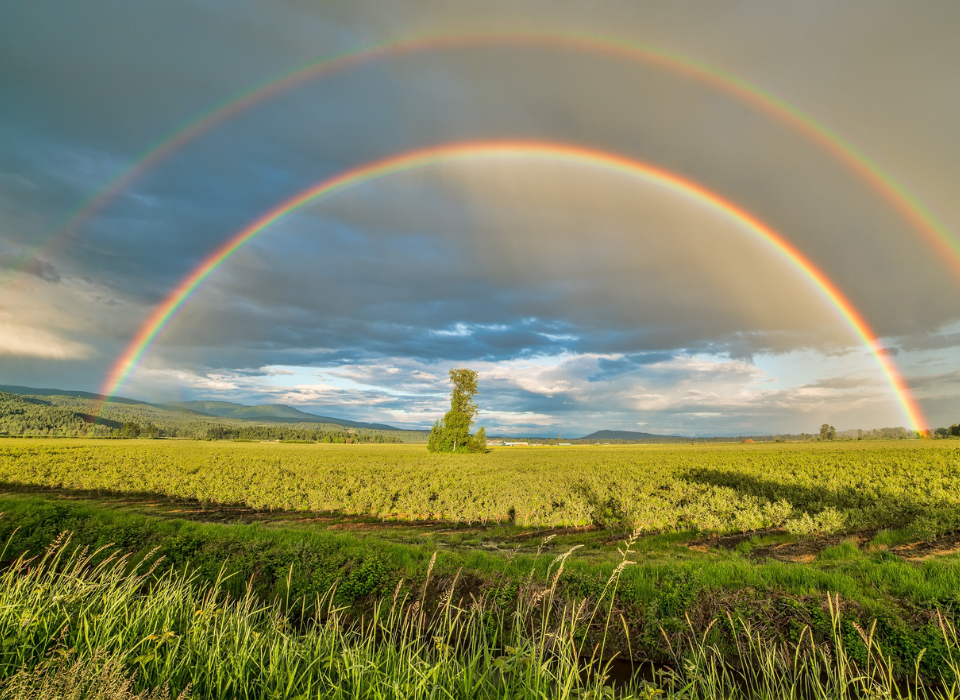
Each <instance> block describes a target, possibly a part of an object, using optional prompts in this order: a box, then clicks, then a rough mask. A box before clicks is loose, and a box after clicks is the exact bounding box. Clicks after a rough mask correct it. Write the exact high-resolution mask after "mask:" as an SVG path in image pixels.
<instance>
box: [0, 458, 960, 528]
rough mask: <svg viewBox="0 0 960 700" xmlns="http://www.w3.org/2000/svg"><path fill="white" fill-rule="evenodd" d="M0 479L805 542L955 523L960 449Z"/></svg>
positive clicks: (176, 466) (305, 464)
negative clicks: (775, 530) (779, 532)
mask: <svg viewBox="0 0 960 700" xmlns="http://www.w3.org/2000/svg"><path fill="white" fill-rule="evenodd" d="M0 482H6V483H12V484H35V485H42V486H50V487H57V488H66V489H82V490H110V491H116V492H125V493H149V494H159V495H165V496H171V497H179V498H191V499H198V500H200V501H201V502H207V503H231V504H244V505H247V506H250V507H252V508H258V509H285V510H309V511H319V512H329V511H337V512H341V513H345V514H356V515H369V516H374V517H379V518H384V519H416V520H422V519H436V520H448V521H456V522H466V523H490V522H513V523H516V524H518V525H530V526H565V525H574V526H578V525H587V524H598V525H602V526H605V527H610V528H614V529H616V528H623V529H630V530H641V531H645V532H657V531H669V530H696V531H701V532H738V531H739V532H749V531H754V530H760V529H764V528H769V527H783V528H785V529H787V530H788V531H790V532H793V533H795V534H800V535H817V534H832V533H835V532H840V531H844V530H850V529H866V528H883V527H912V528H914V529H915V530H916V531H917V534H918V535H921V536H926V537H935V536H937V535H938V534H940V533H942V532H947V531H950V530H954V529H957V528H958V527H960V443H956V442H953V441H948V442H942V441H937V442H932V441H931V442H910V443H891V442H855V443H842V444H823V443H816V444H810V443H802V444H791V443H784V444H775V445H673V446H663V445H656V446H613V447H576V448H571V449H566V450H559V449H546V448H545V449H540V450H533V449H529V450H522V449H510V448H503V449H500V450H494V451H493V452H490V453H488V454H481V455H435V454H429V453H427V451H426V450H425V449H424V448H423V447H422V446H413V445H369V446H363V447H356V446H350V447H347V446H339V445H284V444H251V443H208V442H192V441H189V442H188V441H172V440H167V441H146V440H143V441H138V440H133V441H122V442H117V441H104V442H97V441H91V440H84V441H80V440H77V441H68V440H5V441H2V443H0Z"/></svg>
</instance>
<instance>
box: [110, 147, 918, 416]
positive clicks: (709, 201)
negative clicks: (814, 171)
mask: <svg viewBox="0 0 960 700" xmlns="http://www.w3.org/2000/svg"><path fill="white" fill-rule="evenodd" d="M508 157H509V158H518V157H522V158H535V157H539V158H548V159H552V160H555V161H564V162H569V163H574V164H579V165H592V166H595V167H601V168H604V169H606V170H611V171H615V172H620V173H622V174H624V175H627V176H630V177H634V178H638V179H641V180H644V181H646V182H650V183H654V184H656V185H659V186H662V187H664V188H665V189H668V190H671V191H673V192H676V193H679V194H681V195H684V196H686V197H688V198H689V199H691V200H692V201H694V202H696V203H698V204H699V205H701V206H704V207H707V208H709V209H711V210H713V211H714V212H716V213H719V214H722V215H724V216H726V217H727V218H728V219H730V220H732V221H734V222H736V223H738V224H740V225H741V226H742V227H743V228H744V229H746V230H747V231H749V232H750V233H752V234H753V235H754V236H755V237H756V238H757V239H758V240H760V241H762V242H764V243H765V244H766V245H769V246H770V247H771V248H772V249H773V250H774V251H776V252H777V253H779V254H780V255H781V256H783V257H784V258H785V259H786V260H788V261H789V262H790V263H791V264H792V265H793V266H794V267H795V268H796V269H797V270H798V271H799V272H800V273H801V274H802V275H803V276H805V277H806V278H807V279H808V280H809V281H810V282H811V283H812V285H813V286H814V287H815V288H816V289H817V290H818V292H819V293H820V294H821V295H822V296H823V297H824V298H825V299H826V300H827V301H828V302H829V303H830V304H831V305H832V306H833V308H834V309H835V310H836V312H837V313H838V315H839V316H840V317H841V318H842V319H843V321H844V322H845V323H846V324H847V325H848V326H849V327H850V328H851V329H852V330H853V332H854V333H855V334H856V335H857V337H858V338H859V339H860V340H861V341H862V342H863V344H864V346H865V347H866V348H867V350H868V351H869V352H870V354H871V355H872V357H873V358H874V360H875V361H876V363H877V365H878V366H879V368H880V370H881V372H882V374H883V376H884V378H885V379H886V381H887V383H888V384H889V385H890V388H891V390H892V392H893V395H894V396H895V398H896V400H897V402H898V404H899V406H900V409H901V411H902V413H903V416H904V418H905V419H906V420H907V422H908V425H909V427H911V428H923V427H924V425H925V419H924V417H923V413H922V412H921V410H920V407H919V406H918V405H917V403H916V401H915V400H914V398H913V397H912V395H911V393H910V391H909V388H908V387H907V385H906V382H905V381H904V379H903V377H902V376H901V374H900V372H899V370H898V369H897V367H896V366H895V364H894V363H893V361H892V360H891V359H890V357H889V356H888V355H887V354H886V353H885V352H884V350H883V348H882V347H881V345H880V343H879V342H878V340H877V336H876V334H875V333H874V332H873V331H872V330H871V329H870V327H869V325H868V324H867V322H866V320H865V319H864V318H863V316H862V315H861V314H860V313H859V312H858V311H857V310H856V308H855V307H854V306H853V304H852V303H851V302H850V301H849V300H848V299H847V298H846V296H845V295H844V294H843V293H842V292H841V291H840V289H839V288H838V287H837V286H836V285H835V284H834V283H833V282H832V281H831V280H830V279H829V278H828V277H827V276H826V275H825V274H824V273H823V272H822V271H821V270H819V269H818V268H817V267H816V266H815V265H814V264H813V263H812V262H811V261H810V260H809V259H808V258H807V257H806V256H804V255H803V254H802V253H801V252H800V251H799V250H798V249H797V248H796V247H795V246H793V245H792V244H791V243H790V242H789V241H787V240H786V239H785V238H784V237H783V236H782V235H781V234H779V233H777V232H776V231H774V230H773V229H772V228H770V227H769V226H767V225H766V224H764V223H763V222H762V221H760V220H759V219H757V218H756V217H755V216H753V215H752V214H751V213H750V212H748V211H746V210H744V209H742V208H741V207H739V206H738V205H736V204H734V203H732V202H730V201H728V200H726V199H724V198H722V197H721V196H720V195H718V194H716V193H714V192H712V191H711V190H708V189H707V188H705V187H703V186H702V185H699V184H698V183H695V182H693V181H691V180H688V179H685V178H683V177H681V176H679V175H677V174H675V173H672V172H670V171H667V170H664V169H662V168H658V167H656V166H653V165H649V164H647V163H644V162H642V161H638V160H633V159H630V158H626V157H624V156H620V155H615V154H611V153H607V152H604V151H598V150H594V149H588V148H584V147H580V146H573V145H568V144H559V143H548V142H539V141H492V142H490V141H482V142H459V143H453V144H446V145H440V146H434V147H430V148H423V149H418V150H414V151H408V152H405V153H400V154H397V155H394V156H391V157H388V158H385V159H382V160H377V161H374V162H372V163H367V164H365V165H360V166H358V167H355V168H352V169H350V170H347V171H345V172H342V173H340V174H338V175H335V176H333V177H330V178H328V179H325V180H323V181H322V182H320V183H318V184H316V185H314V186H312V187H309V188H307V189H306V190H304V191H302V192H300V193H299V194H297V195H295V196H294V197H292V198H290V199H288V200H286V201H284V202H283V203H282V204H280V205H278V206H277V207H275V208H273V209H271V210H270V211H268V212H267V213H265V214H263V215H262V216H260V217H258V218H257V219H256V220H255V221H253V222H251V223H250V224H249V225H248V226H246V227H245V228H243V229H242V230H240V231H239V232H238V233H236V234H235V235H234V236H232V237H231V238H230V239H229V240H227V241H226V242H225V243H224V244H222V245H221V246H220V247H219V248H217V249H216V250H215V251H214V252H213V253H211V254H210V255H209V256H207V258H206V259H204V260H203V262H201V263H200V264H199V265H198V266H197V267H196V268H194V270H193V271H192V272H191V273H190V274H189V275H187V276H186V277H185V278H184V279H183V280H182V281H181V282H180V284H179V285H177V287H176V288H175V289H174V290H173V291H172V292H171V293H170V294H169V295H168V296H167V298H166V299H165V300H164V301H163V302H162V303H161V304H160V305H159V306H158V307H157V308H156V309H155V310H154V311H153V313H151V315H150V316H149V317H148V318H147V320H146V321H145V322H144V323H143V325H142V326H141V327H140V329H139V330H138V332H137V334H136V335H135V336H134V337H133V339H132V340H131V342H130V343H129V345H128V346H127V347H126V349H125V350H124V351H123V353H122V354H121V355H120V356H119V357H118V359H117V360H116V362H115V363H114V364H113V366H112V367H111V369H110V371H109V372H108V374H107V378H106V380H105V382H104V385H103V389H102V393H103V394H104V395H105V396H106V397H107V398H106V401H107V402H109V400H110V397H112V396H114V395H115V394H116V393H117V392H118V391H119V389H120V388H121V386H122V385H123V383H124V382H125V381H126V380H127V378H128V377H129V376H130V374H131V372H133V370H134V369H135V368H136V367H137V365H138V364H139V363H140V361H141V360H142V358H143V356H144V353H145V352H146V351H147V350H148V349H149V348H150V346H151V344H152V343H153V342H154V341H155V340H156V339H157V337H158V336H159V335H160V333H161V331H162V330H163V329H164V328H165V327H166V326H167V324H168V323H169V322H170V321H171V320H172V319H173V318H174V316H175V315H176V313H177V311H178V310H179V309H180V308H181V307H182V306H183V304H184V303H186V301H187V300H188V299H189V298H190V297H191V296H192V295H193V294H194V292H196V290H197V289H198V288H199V287H200V285H201V284H202V283H203V282H204V280H206V279H207V278H208V277H209V276H210V275H211V274H212V273H213V272H214V271H215V270H216V269H217V268H218V267H219V266H220V265H222V264H223V263H224V262H225V261H226V260H228V259H229V258H230V256H232V255H233V254H234V253H235V252H236V251H237V250H239V249H240V248H241V247H242V246H243V245H244V244H246V243H247V242H248V241H250V240H251V239H253V238H254V237H255V236H256V235H258V234H259V233H260V232H262V231H263V230H265V229H266V228H268V227H269V226H270V225H272V224H274V223H276V222H277V221H279V220H280V219H282V218H283V217H285V216H287V215H289V214H291V213H292V212H294V211H296V210H298V209H299V208H301V207H303V206H304V205H306V204H308V203H310V202H314V201H316V200H318V199H321V198H329V197H332V196H334V195H336V194H337V193H339V192H343V191H345V190H348V189H350V188H352V187H356V186H358V185H361V184H364V183H367V182H371V181H373V180H376V179H378V178H382V177H385V176H388V175H391V174H394V173H400V172H404V171H409V170H413V169H416V168H422V167H426V166H430V165H436V164H440V163H444V162H450V161H457V160H467V159H470V160H478V159H491V158H508ZM101 412H102V407H101Z"/></svg>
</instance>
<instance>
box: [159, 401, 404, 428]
mask: <svg viewBox="0 0 960 700" xmlns="http://www.w3.org/2000/svg"><path fill="white" fill-rule="evenodd" d="M170 405H171V406H179V407H181V408H186V409H189V410H192V411H197V412H199V413H206V414H207V415H210V416H219V417H220V418H240V419H241V420H251V421H270V422H276V423H328V424H333V425H342V426H343V427H345V428H366V429H367V430H400V428H395V427H393V426H391V425H385V424H383V423H361V422H358V421H352V420H346V419H345V418H333V417H331V416H318V415H316V414H314V413H307V412H305V411H301V410H300V409H297V408H293V407H292V406H285V405H283V404H277V403H268V404H261V405H259V406H245V405H243V404H240V403H232V402H230V401H176V402H174V403H172V404H170Z"/></svg>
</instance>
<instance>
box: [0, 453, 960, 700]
mask: <svg viewBox="0 0 960 700" xmlns="http://www.w3.org/2000/svg"><path fill="white" fill-rule="evenodd" d="M0 484H2V485H0V537H3V538H5V540H6V543H7V544H6V555H5V557H4V561H5V567H6V568H5V570H4V573H2V575H0V603H2V605H0V637H2V639H3V640H8V641H4V644H3V646H0V669H3V670H2V671H0V676H2V677H0V681H2V679H3V678H9V679H13V681H15V683H14V685H13V686H5V685H3V683H2V682H0V690H2V688H6V687H16V688H20V689H21V690H22V693H21V695H9V697H24V698H26V697H39V696H41V695H43V693H41V692H40V691H39V690H38V689H43V688H47V690H49V689H50V688H54V690H56V692H61V693H62V694H64V695H65V694H66V691H67V690H70V691H71V692H74V691H73V689H72V688H73V686H70V687H69V688H68V687H67V686H69V684H70V683H74V684H75V685H77V684H78V685H77V687H79V686H81V685H83V684H85V683H86V684H87V685H85V686H84V687H85V688H87V686H89V688H94V685H96V684H98V683H99V684H101V685H103V687H106V686H111V687H112V685H115V686H116V687H118V688H119V687H129V689H131V690H130V692H131V693H133V691H134V690H136V691H137V692H141V691H143V692H148V691H149V692H152V693H154V695H152V696H151V697H157V698H160V697H164V698H167V697H176V695H177V694H179V693H180V692H182V691H184V690H185V689H187V688H190V689H191V692H192V693H193V695H192V696H193V697H203V698H218V697H250V698H273V697H279V698H291V699H292V698H297V697H371V698H373V697H377V698H380V697H395V698H405V697H424V698H426V697H439V696H438V695H436V693H438V692H443V693H447V694H448V695H449V696H450V697H458V698H474V697H476V698H480V697H490V698H493V697H517V698H526V697H531V698H533V697H567V698H585V697H612V696H613V695H611V693H613V694H614V695H616V696H620V697H624V698H626V697H634V698H640V697H644V698H652V697H677V698H680V697H685V698H705V699H706V698H714V697H725V698H740V697H742V698H761V697H766V698H773V697H788V696H791V695H793V696H795V697H822V698H830V697H867V696H870V697H874V696H879V697H898V693H901V692H910V693H913V695H912V696H911V697H930V698H939V697H955V696H956V695H955V694H956V693H957V692H960V685H958V672H960V646H958V644H957V633H956V627H957V623H958V618H960V442H958V441H953V440H940V441H875V442H869V441H864V442H835V443H830V442H826V443H776V444H753V445H740V444H725V445H633V446H576V447H542V448H506V447H504V448H494V449H493V450H492V451H490V452H489V453H487V454H476V455H449V454H447V455H444V454H429V453H427V451H426V449H425V448H424V447H423V446H416V445H375V444H374V445H336V444H333V445H330V444H283V443H249V442H222V441H221V442H206V441H186V440H183V441H181V440H103V441H100V440H90V439H86V440H83V439H77V440H52V439H42V440H41V439H8V440H2V441H0ZM65 533H71V534H69V535H67V534H65ZM45 553H46V554H45ZM20 554H24V556H25V559H23V560H22V561H21V562H19V563H17V562H16V561H15V559H16V557H17V556H19V555H20ZM123 554H129V558H122V556H121V555H123ZM44 556H46V559H44V560H43V563H42V564H39V565H37V562H39V561H40V559H36V558H35V557H41V558H43V557H44ZM94 621H98V622H96V624H94ZM103 621H107V622H103ZM214 648H216V649H221V650H222V651H220V652H217V653H218V654H220V655H221V657H222V658H224V659H228V660H229V663H222V662H220V661H218V662H217V663H213V662H212V661H211V658H212V657H211V653H212V652H211V651H210V649H214ZM77 650H86V651H77ZM644 664H646V665H645V666H644ZM638 669H645V670H642V672H641V673H640V674H639V675H637V674H636V673H635V671H637V670H638ZM615 679H619V680H617V681H616V682H614V680H615ZM13 681H11V682H13ZM57 683H59V684H67V685H65V686H64V687H63V688H61V687H60V686H57V685H56V684H57ZM164 683H168V684H169V688H164ZM18 684H19V685H18ZM44 684H47V685H44ZM51 684H52V685H51ZM90 684H93V685H90ZM111 684H112V685H111ZM124 684H127V686H124ZM89 688H88V690H87V691H84V692H88V693H89V694H93V693H94V691H95V690H96V692H102V693H103V695H102V696H103V697H117V698H126V697H131V698H132V697H134V695H133V694H130V695H122V694H116V695H107V694H105V693H106V691H103V690H102V689H101V688H100V686H96V688H94V689H93V690H90V689H89ZM323 689H326V690H323ZM385 689H389V690H385ZM441 689H442V691H441ZM3 692H6V691H3ZM18 692H19V691H18ZM45 692H46V691H45ZM31 693H33V695H31ZM38 693H39V695H38ZM658 693H661V694H659V695H658ZM878 693H879V695H877V694H878ZM950 693H954V695H951V694H950ZM871 694H872V695H871ZM448 695H443V697H447V696H448ZM76 696H77V697H85V696H84V695H83V694H82V693H80V692H79V691H77V695H76ZM0 697H4V698H5V697H8V695H2V694H0ZM98 697H99V696H98Z"/></svg>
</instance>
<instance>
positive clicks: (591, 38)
mask: <svg viewBox="0 0 960 700" xmlns="http://www.w3.org/2000/svg"><path fill="white" fill-rule="evenodd" d="M497 45H520V46H543V47H552V48H560V49H570V50H580V51H590V52H595V53H599V54H608V55H611V56H615V57H619V58H622V59H627V60H636V61H642V62H644V63H647V64H650V65H653V66H657V67H659V68H663V69H666V70H670V71H674V72H676V73H678V74H680V75H683V76H685V77H687V78H689V79H692V80H696V81H699V82H701V83H704V84H706V85H709V86H711V87H713V88H716V89H718V90H721V91H723V92H725V93H727V94H728V95H731V96H733V97H735V98H738V99H741V100H743V101H744V102H746V103H749V104H751V105H753V106H754V107H755V108H757V109H758V110H760V111H762V112H766V113H767V114H769V115H770V116H772V117H773V118H775V119H778V120H780V121H781V122H783V123H784V124H787V125H788V126H790V127H791V128H793V129H796V130H797V131H798V132H800V133H802V134H804V135H805V136H807V137H808V138H809V139H810V140H811V141H813V142H815V143H817V144H818V145H819V146H821V147H822V148H823V149H825V150H826V151H827V152H829V153H831V154H832V155H833V156H835V157H836V158H838V159H839V160H840V161H841V162H843V163H844V164H846V165H847V166H848V167H849V168H850V169H851V170H852V171H853V172H855V173H856V174H857V175H858V176H859V177H861V178H862V179H863V180H865V181H866V182H867V183H868V184H869V185H870V186H871V187H873V188H874V189H875V190H876V191H877V192H878V193H879V194H880V195H881V196H882V197H883V198H884V199H885V200H886V201H887V202H888V203H890V204H891V205H892V206H893V208H894V209H896V210H897V211H898V212H899V213H900V215H901V216H902V217H903V218H904V219H905V220H906V221H908V222H909V223H910V225H911V226H912V227H913V228H915V229H916V230H917V231H919V232H920V233H921V234H922V235H923V236H924V237H925V238H926V239H927V241H928V242H929V243H930V244H931V245H932V246H933V247H934V249H935V250H937V251H938V252H939V253H940V255H941V257H942V258H943V260H944V261H945V262H946V263H947V264H948V265H949V266H950V268H951V269H952V270H953V272H954V273H955V274H956V275H957V276H958V278H960V239H958V238H957V237H956V236H954V235H952V234H951V233H950V232H949V231H948V230H947V228H946V227H945V226H944V225H943V224H942V223H941V222H940V221H938V220H937V218H936V217H935V216H934V215H933V213H932V212H931V211H930V210H929V209H927V208H926V207H925V206H924V205H923V203H922V202H920V201H919V200H918V199H917V198H916V197H915V196H914V195H912V194H911V193H910V192H909V191H908V190H907V189H906V188H905V187H903V185H901V184H900V183H899V182H898V181H897V180H896V179H895V178H894V177H893V176H892V175H890V174H889V173H887V172H886V171H885V170H884V169H883V168H882V167H880V165H879V164H878V163H876V162H875V161H873V160H871V159H870V158H868V157H867V156H866V154H864V153H863V152H862V151H860V150H859V149H857V148H856V146H854V145H853V144H852V143H850V142H849V141H847V140H846V139H844V138H843V137H841V136H840V135H839V134H837V133H836V132H834V131H833V130H831V129H830V128H828V127H827V126H826V125H824V124H822V123H821V122H819V121H818V120H816V119H815V118H814V117H812V116H810V115H809V114H806V113H804V112H803V111H801V110H800V109H798V108H797V107H795V106H793V105H791V104H790V103H789V102H787V101H785V100H782V99H780V98H778V97H777V96H775V95H774V94H772V93H770V92H768V91H766V90H764V89H763V88H760V87H758V86H756V85H754V84H752V83H750V82H748V81H746V80H743V79H741V78H738V77H737V76H735V75H733V74H731V73H728V72H726V71H723V70H720V69H717V68H714V67H712V66H709V65H707V64H705V63H701V62H698V61H695V60H692V59H689V58H686V57H683V56H680V55H678V54H673V53H668V52H666V51H662V50H660V49H657V48H654V47H650V46H645V45H643V44H633V43H627V42H624V41H620V40H617V39H614V38H610V37H603V36H595V35H588V34H575V33H566V32H552V31H541V30H537V31H527V30H523V31H496V32H489V33H485V32H471V33H448V34H444V35H439V36H423V37H415V38H407V39H399V40H395V41H391V42H388V43H382V44H376V45H373V46H369V47H366V48H364V49H360V50H357V51H350V52H347V53H342V54H338V55H336V56H333V57H330V58H325V59H321V60H319V61H314V62H311V63H307V64H304V65H302V66H299V67H298V68H296V69H295V70H293V71H290V72H287V73H284V74H282V75H280V76H277V77H274V78H272V79H270V80H267V81H265V82H262V83H259V84H257V85H255V86H253V87H251V88H248V89H246V90H243V91H242V92H239V93H236V94H235V95H233V96H232V97H230V98H229V99H227V100H226V101H224V102H222V103H220V104H219V105H217V106H216V107H215V108H213V109H212V110H209V111H207V112H204V113H203V114H201V115H200V116H198V117H196V118H194V119H193V120H191V121H189V122H187V123H186V124H184V125H182V126H181V127H179V128H178V129H177V130H176V131H173V132H171V133H170V134H168V135H167V136H166V137H164V138H163V139H161V140H160V141H158V142H156V143H155V144H154V145H153V146H151V147H150V148H148V149H147V150H146V151H144V152H143V153H141V154H140V156H139V157H138V158H137V159H136V160H135V161H134V162H133V164H132V165H130V166H129V167H128V168H126V169H125V170H124V171H123V172H121V173H119V174H118V175H117V177H116V178H114V179H113V180H111V181H109V182H108V183H107V184H106V185H105V186H104V187H103V188H102V189H101V190H99V191H98V192H97V193H96V194H95V195H94V196H93V197H92V198H91V199H89V200H88V201H87V202H86V203H85V204H84V205H83V206H82V207H80V208H79V209H78V210H76V211H75V212H74V213H73V214H72V215H71V216H70V217H69V219H68V220H67V222H66V223H65V224H64V225H63V226H62V227H61V228H60V229H59V230H58V231H57V232H56V233H55V234H54V235H53V236H52V237H51V238H50V239H49V240H48V242H47V243H46V244H44V245H42V246H39V247H37V248H35V249H34V250H33V251H31V252H29V253H24V254H22V255H21V256H20V263H19V265H17V266H14V267H13V268H11V269H9V270H8V271H7V277H8V281H9V278H10V277H11V275H13V276H15V275H16V273H17V271H23V270H25V269H26V267H27V266H28V265H29V263H30V261H31V260H33V259H35V258H36V257H38V256H40V255H43V254H44V253H49V252H50V250H51V249H52V248H53V247H54V246H55V245H57V244H58V243H61V242H64V241H66V240H68V239H69V237H70V236H71V235H72V234H73V233H74V232H75V231H77V230H78V229H79V228H80V227H82V226H83V225H84V224H85V223H86V222H87V221H89V220H90V219H91V218H92V217H93V216H95V215H96V214H97V213H98V212H99V211H101V210H103V209H104V208H105V207H106V206H107V205H108V204H109V203H110V202H111V201H113V199H114V198H115V197H117V195H119V194H120V193H121V192H122V191H123V190H125V189H126V188H127V187H129V186H130V185H131V184H132V183H133V182H134V181H135V180H137V179H138V178H139V177H140V176H141V175H143V174H144V173H145V172H147V171H148V170H150V169H151V168H153V167H155V166H156V165H158V164H159V163H160V162H161V161H163V160H164V159H166V158H167V157H169V156H170V155H171V154H172V153H174V152H176V151H178V150H180V149H181V148H183V147H184V146H186V145H187V144H188V143H190V142H191V141H193V140H195V139H197V138H199V137H200V136H201V135H203V134H204V133H206V132H207V131H209V130H211V129H212V128H214V127H215V126H217V125H218V124H220V123H222V122H224V121H225V120H227V119H230V118H231V117H234V116H237V115H238V114H241V113H242V112H244V111H246V110H248V109H250V108H252V107H254V106H256V105H258V104H260V103H262V102H264V101H265V100H268V99H270V98H273V97H275V96H277V95H279V94H281V93H283V92H285V91H287V90H290V89H293V88H295V87H297V86H300V85H302V84H304V83H306V82H308V81H311V80H316V79H318V78H320V77H323V76H326V75H329V74H332V73H335V72H338V71H343V70H347V69H350V68H354V67H356V66H359V65H361V64H364V63H367V62H371V61H376V60H381V59H384V58H389V57H394V56H401V55H405V54H411V53H418V52H427V51H440V50H449V49H461V48H467V47H474V46H497Z"/></svg>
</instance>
